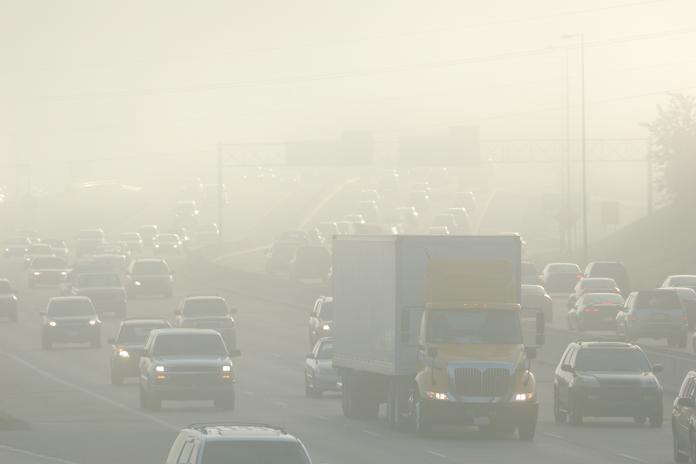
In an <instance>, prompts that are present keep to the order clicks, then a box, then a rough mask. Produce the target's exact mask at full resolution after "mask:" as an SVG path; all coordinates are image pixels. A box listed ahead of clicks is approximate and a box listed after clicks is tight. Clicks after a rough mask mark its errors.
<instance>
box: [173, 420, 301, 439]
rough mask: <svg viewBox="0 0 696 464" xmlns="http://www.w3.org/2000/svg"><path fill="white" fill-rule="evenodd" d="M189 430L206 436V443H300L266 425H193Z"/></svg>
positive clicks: (279, 429)
mask: <svg viewBox="0 0 696 464" xmlns="http://www.w3.org/2000/svg"><path fill="white" fill-rule="evenodd" d="M187 430H191V431H192V432H194V433H199V434H201V435H203V436H205V440H206V441H236V440H239V441H252V440H256V441H285V442H298V441H299V440H298V439H297V438H295V437H294V436H292V435H290V434H288V433H287V432H286V431H285V430H283V429H282V428H280V427H275V426H272V425H265V424H192V425H190V426H188V427H187Z"/></svg>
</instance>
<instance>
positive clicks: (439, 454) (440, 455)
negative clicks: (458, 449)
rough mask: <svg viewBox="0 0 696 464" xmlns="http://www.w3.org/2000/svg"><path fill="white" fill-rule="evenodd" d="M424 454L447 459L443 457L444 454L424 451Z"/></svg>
mask: <svg viewBox="0 0 696 464" xmlns="http://www.w3.org/2000/svg"><path fill="white" fill-rule="evenodd" d="M425 452H426V453H428V454H432V455H433V456H436V457H438V458H442V459H447V456H446V455H444V454H442V453H438V452H437V451H432V450H426V451H425Z"/></svg>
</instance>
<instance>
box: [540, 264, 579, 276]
mask: <svg viewBox="0 0 696 464" xmlns="http://www.w3.org/2000/svg"><path fill="white" fill-rule="evenodd" d="M548 270H549V272H557V273H569V274H570V273H578V272H580V268H579V267H578V265H577V264H572V263H555V264H549V266H548Z"/></svg>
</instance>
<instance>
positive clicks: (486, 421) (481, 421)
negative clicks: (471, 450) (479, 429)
mask: <svg viewBox="0 0 696 464" xmlns="http://www.w3.org/2000/svg"><path fill="white" fill-rule="evenodd" d="M474 425H491V418H490V417H474Z"/></svg>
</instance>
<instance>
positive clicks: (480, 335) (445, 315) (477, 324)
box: [427, 309, 522, 345]
mask: <svg viewBox="0 0 696 464" xmlns="http://www.w3.org/2000/svg"><path fill="white" fill-rule="evenodd" d="M427 335H428V337H427V338H428V341H429V342H433V343H453V344H455V343H456V344H461V343H490V344H513V345H517V344H520V343H522V327H521V325H520V315H519V313H518V312H517V311H506V310H456V311H455V310H440V309H439V310H430V311H429V312H428V329H427Z"/></svg>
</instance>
